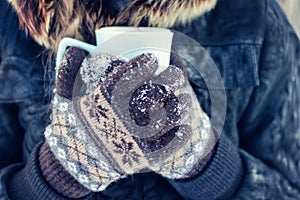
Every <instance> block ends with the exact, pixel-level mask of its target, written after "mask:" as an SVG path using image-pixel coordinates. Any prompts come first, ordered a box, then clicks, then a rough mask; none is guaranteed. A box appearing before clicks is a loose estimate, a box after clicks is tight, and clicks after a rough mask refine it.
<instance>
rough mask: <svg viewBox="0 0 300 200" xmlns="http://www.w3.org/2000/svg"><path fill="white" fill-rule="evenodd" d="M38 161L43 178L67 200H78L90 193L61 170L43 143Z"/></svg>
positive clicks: (47, 146) (61, 167)
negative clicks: (69, 199) (68, 199)
mask: <svg viewBox="0 0 300 200" xmlns="http://www.w3.org/2000/svg"><path fill="white" fill-rule="evenodd" d="M39 161H40V163H39V164H40V168H41V172H42V174H43V177H44V178H45V180H46V181H47V183H48V184H49V185H50V186H51V187H52V188H53V189H54V190H55V191H56V192H58V193H59V194H62V195H63V196H65V197H68V198H73V199H78V198H81V197H84V196H86V195H88V194H89V193H90V192H91V191H90V190H88V189H86V188H85V187H83V186H82V185H81V184H80V183H79V182H78V181H77V180H76V179H75V178H74V177H73V176H71V175H70V174H69V173H68V172H67V171H66V170H65V169H64V168H63V166H62V165H61V164H60V163H59V161H58V160H57V159H56V158H55V156H54V154H53V153H52V151H51V149H50V147H49V145H48V144H47V143H44V144H43V145H42V147H41V149H40V152H39Z"/></svg>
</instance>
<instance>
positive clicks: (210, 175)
mask: <svg viewBox="0 0 300 200" xmlns="http://www.w3.org/2000/svg"><path fill="white" fill-rule="evenodd" d="M242 175H243V166H242V161H241V158H240V156H239V152H238V148H237V147H236V146H234V145H233V144H232V143H231V142H230V141H229V140H228V139H227V138H226V137H225V136H223V135H221V137H220V139H219V141H218V144H217V147H216V149H215V153H214V155H213V157H212V158H211V161H210V162H209V163H208V166H207V167H206V168H205V169H204V170H203V171H202V172H201V173H200V174H199V175H198V176H196V177H194V178H192V179H182V180H171V179H169V182H170V183H171V184H172V185H173V187H174V188H175V189H177V191H178V192H179V193H180V194H181V195H182V196H184V197H185V198H188V199H201V200H212V199H222V200H226V199H230V198H231V197H232V195H233V193H234V192H235V191H236V189H237V187H238V185H239V183H240V181H241V178H242Z"/></svg>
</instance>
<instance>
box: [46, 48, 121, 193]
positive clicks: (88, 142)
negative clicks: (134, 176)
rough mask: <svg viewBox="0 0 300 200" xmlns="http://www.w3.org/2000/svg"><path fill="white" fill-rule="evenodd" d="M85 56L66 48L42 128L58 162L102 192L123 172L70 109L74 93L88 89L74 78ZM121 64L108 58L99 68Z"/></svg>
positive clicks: (79, 180) (87, 185) (78, 178)
mask: <svg viewBox="0 0 300 200" xmlns="http://www.w3.org/2000/svg"><path fill="white" fill-rule="evenodd" d="M85 57H86V54H85V52H84V51H83V50H81V49H78V48H69V49H68V50H67V51H66V53H65V57H64V59H63V61H62V63H61V65H60V67H59V69H56V70H57V80H56V84H55V86H56V87H55V94H54V98H53V101H52V114H51V118H52V119H51V124H50V125H49V126H48V127H47V128H46V131H45V137H46V142H47V143H48V144H49V146H50V148H51V151H52V152H53V154H54V155H55V157H56V158H57V159H58V160H59V161H60V164H61V165H62V166H63V167H64V168H65V169H66V170H67V171H68V172H69V173H70V174H71V175H72V176H73V177H74V178H75V179H76V180H77V181H78V182H79V183H81V184H82V185H83V186H85V187H86V188H88V189H90V190H92V191H102V190H104V189H105V188H106V187H107V186H108V185H109V184H110V183H112V182H114V181H116V180H118V179H120V178H121V177H123V176H125V173H124V171H122V170H120V169H117V168H115V167H114V166H112V165H110V164H109V162H108V161H107V160H106V158H105V157H104V155H102V153H101V152H102V151H101V150H99V149H100V148H102V147H101V146H100V145H101V144H100V143H98V142H97V141H95V140H94V137H92V136H91V135H90V134H89V133H90V132H89V130H87V129H88V128H87V127H85V125H84V124H82V123H81V121H80V120H79V118H78V117H77V116H78V115H77V113H76V110H75V109H74V102H76V101H75V100H74V99H73V96H74V94H77V93H84V94H85V93H86V92H87V91H88V89H87V88H84V90H83V89H82V90H80V87H78V85H80V84H79V83H80V81H77V80H81V78H80V73H79V69H80V66H81V65H82V61H83V60H84V59H85ZM123 63H124V61H123V60H121V59H118V58H116V57H110V62H109V63H105V65H106V66H104V64H103V63H102V67H106V68H107V70H111V69H112V68H113V67H114V66H117V65H121V64H123ZM106 72H107V73H108V72H109V71H106ZM104 74H105V73H104ZM77 82H78V84H75V83H77ZM88 85H91V84H88ZM78 88H79V89H78ZM77 90H79V92H77Z"/></svg>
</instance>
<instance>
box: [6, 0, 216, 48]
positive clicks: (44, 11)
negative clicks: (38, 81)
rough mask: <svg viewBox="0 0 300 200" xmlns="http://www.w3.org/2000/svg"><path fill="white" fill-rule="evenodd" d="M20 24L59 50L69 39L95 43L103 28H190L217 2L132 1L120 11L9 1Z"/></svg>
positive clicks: (71, 1)
mask: <svg viewBox="0 0 300 200" xmlns="http://www.w3.org/2000/svg"><path fill="white" fill-rule="evenodd" d="M8 1H9V2H10V3H11V4H12V5H13V7H14V9H15V10H16V12H17V14H18V16H19V21H20V24H21V26H22V28H24V29H25V30H26V32H27V33H30V34H31V36H32V37H33V38H34V39H35V40H36V41H37V42H38V43H40V44H42V45H44V46H45V47H46V48H49V49H52V50H56V49H57V47H58V44H59V41H60V40H61V39H62V38H63V37H66V36H69V37H73V38H77V39H80V40H84V41H87V42H90V43H94V42H95V41H94V30H95V29H97V28H100V27H103V26H112V25H128V26H153V27H165V28H170V27H172V26H174V25H182V24H186V23H188V22H190V21H192V20H193V19H195V18H197V17H199V16H201V15H202V14H203V13H205V12H207V11H209V10H211V9H213V8H214V6H215V4H216V2H217V0H130V1H129V3H127V4H126V5H125V6H124V7H123V8H121V9H120V10H119V11H118V10H116V9H114V7H113V6H112V5H110V3H111V1H107V0H35V1H32V0H8Z"/></svg>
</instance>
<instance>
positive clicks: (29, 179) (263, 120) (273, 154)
mask: <svg viewBox="0 0 300 200" xmlns="http://www.w3.org/2000/svg"><path fill="white" fill-rule="evenodd" d="M0 9H1V12H0V54H1V58H0V62H1V64H0V112H1V113H0V151H1V154H0V168H1V173H0V199H64V197H62V196H60V195H59V194H57V193H55V192H54V191H53V190H52V189H51V188H50V187H49V186H48V185H47V183H46V182H45V181H44V179H43V177H42V176H41V172H40V171H39V167H38V166H39V165H38V159H37V158H38V156H37V154H38V150H39V147H40V145H41V143H42V141H43V131H44V128H45V126H46V125H47V123H49V112H50V111H49V106H50V97H51V90H52V89H51V88H52V87H53V70H54V69H53V65H50V66H48V65H47V66H46V67H45V63H46V62H47V61H49V60H50V61H51V58H49V57H47V55H43V54H42V52H43V49H42V48H41V47H40V46H38V45H37V44H36V43H34V41H33V40H32V39H30V38H29V37H26V35H25V33H24V32H23V31H21V30H20V29H19V25H18V20H17V17H16V15H15V14H14V12H13V11H12V9H11V7H10V6H9V5H8V4H7V3H6V2H5V1H0ZM172 29H174V30H176V31H180V32H182V33H184V34H186V35H188V36H190V37H191V38H193V39H194V40H196V41H197V42H199V43H200V44H201V45H203V46H204V47H205V49H206V50H207V51H208V52H209V54H210V56H211V57H212V58H213V60H214V62H215V63H216V64H217V67H218V68H219V70H220V72H221V74H222V78H223V81H224V85H225V88H226V97H227V115H226V121H225V126H224V130H223V134H222V136H221V138H220V140H219V142H218V144H217V147H216V149H215V152H214V155H213V158H212V160H211V161H210V163H209V164H208V165H207V167H206V168H205V170H204V171H203V172H201V173H200V174H199V175H198V176H197V177H195V178H193V179H187V180H167V179H164V178H162V177H160V176H158V175H156V174H154V173H145V174H138V175H134V176H132V177H129V178H127V179H122V180H120V181H118V182H116V183H114V184H112V185H111V186H110V187H109V188H108V189H107V190H105V191H103V192H101V193H92V194H91V195H89V196H88V197H86V198H85V199H300V151H299V147H300V45H299V40H298V38H297V37H296V35H295V33H294V31H293V29H292V28H291V26H290V25H289V24H288V21H287V19H286V17H285V16H284V14H283V12H282V10H281V9H280V7H279V6H278V5H277V3H276V2H275V1H273V0H255V1H253V0H252V1H251V0H235V1H234V0H227V1H222V0H219V1H218V2H217V5H216V7H215V8H214V9H213V10H212V11H210V12H208V13H206V14H204V15H203V16H201V17H200V18H196V19H194V20H193V21H192V22H191V23H187V24H185V25H180V26H174V27H172ZM48 63H49V62H48ZM53 63H54V62H53ZM188 71H189V72H190V73H189V79H190V82H191V84H192V86H193V87H194V89H195V92H196V94H197V95H198V99H199V101H200V104H201V106H202V108H203V109H204V110H205V111H207V112H208V113H209V114H210V109H209V108H210V103H209V94H208V90H207V89H206V88H205V87H203V83H202V80H201V78H200V76H199V74H197V72H196V71H195V69H193V68H190V69H188ZM214 89H216V90H218V88H214Z"/></svg>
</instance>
